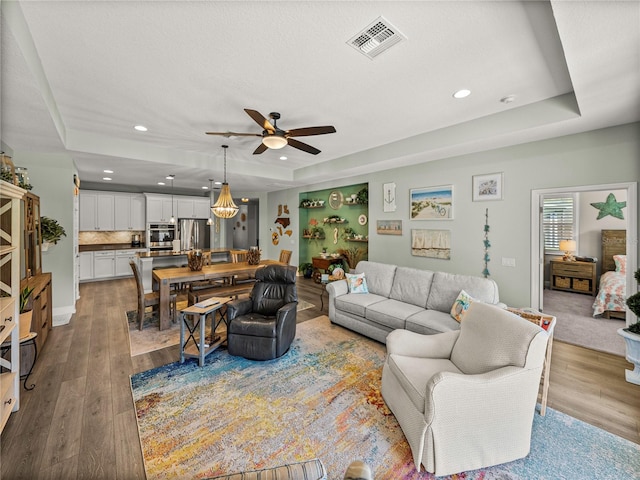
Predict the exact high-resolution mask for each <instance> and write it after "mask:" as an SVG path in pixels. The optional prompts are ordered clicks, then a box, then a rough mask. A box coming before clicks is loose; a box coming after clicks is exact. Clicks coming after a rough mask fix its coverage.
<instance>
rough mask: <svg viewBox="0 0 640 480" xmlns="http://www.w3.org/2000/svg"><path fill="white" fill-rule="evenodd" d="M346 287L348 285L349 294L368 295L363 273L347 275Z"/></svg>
mask: <svg viewBox="0 0 640 480" xmlns="http://www.w3.org/2000/svg"><path fill="white" fill-rule="evenodd" d="M347 285H349V293H369V290H368V289H367V279H366V278H365V276H364V273H358V274H354V273H347Z"/></svg>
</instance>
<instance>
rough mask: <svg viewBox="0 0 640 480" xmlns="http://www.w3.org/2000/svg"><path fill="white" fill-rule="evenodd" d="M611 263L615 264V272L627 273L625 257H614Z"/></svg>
mask: <svg viewBox="0 0 640 480" xmlns="http://www.w3.org/2000/svg"><path fill="white" fill-rule="evenodd" d="M613 261H614V262H615V263H616V272H620V273H625V274H626V273H627V256H626V255H614V256H613Z"/></svg>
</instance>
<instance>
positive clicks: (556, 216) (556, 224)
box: [542, 194, 576, 253]
mask: <svg viewBox="0 0 640 480" xmlns="http://www.w3.org/2000/svg"><path fill="white" fill-rule="evenodd" d="M542 223H543V228H544V251H545V253H560V249H559V245H560V240H565V239H573V238H574V232H575V231H576V228H575V224H576V212H575V198H574V196H573V195H566V194H565V195H562V196H557V197H555V196H554V197H545V198H544V200H543V207H542Z"/></svg>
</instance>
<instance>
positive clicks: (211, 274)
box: [153, 259, 285, 330]
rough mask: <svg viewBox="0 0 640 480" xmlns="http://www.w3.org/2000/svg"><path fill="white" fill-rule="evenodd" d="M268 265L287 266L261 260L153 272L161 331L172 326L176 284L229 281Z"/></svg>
mask: <svg viewBox="0 0 640 480" xmlns="http://www.w3.org/2000/svg"><path fill="white" fill-rule="evenodd" d="M266 265H285V264H284V263H282V262H279V261H278V260H269V259H265V260H260V263H258V264H256V265H249V263H247V262H238V263H214V264H213V265H204V266H203V267H202V270H197V271H193V270H191V269H190V268H189V267H175V268H162V269H157V270H153V283H154V284H157V285H158V293H159V296H160V306H159V308H160V330H166V329H167V328H169V327H170V326H171V313H170V301H169V300H170V297H171V285H172V284H176V283H191V282H197V281H202V280H225V279H228V280H229V281H230V280H231V279H232V278H233V277H234V276H236V275H254V274H255V273H256V270H257V269H259V268H262V267H264V266H266Z"/></svg>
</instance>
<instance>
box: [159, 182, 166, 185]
mask: <svg viewBox="0 0 640 480" xmlns="http://www.w3.org/2000/svg"><path fill="white" fill-rule="evenodd" d="M158 185H166V183H164V182H158Z"/></svg>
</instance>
